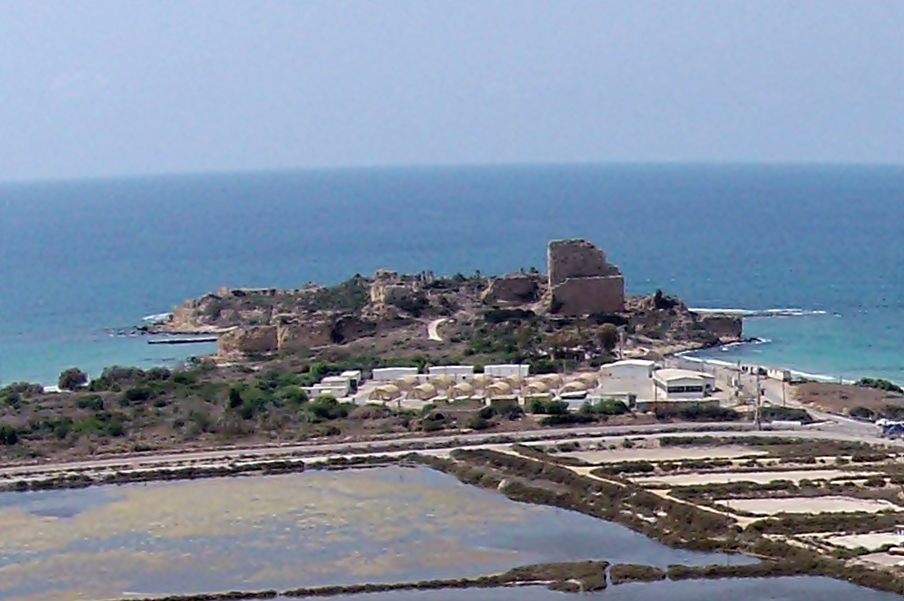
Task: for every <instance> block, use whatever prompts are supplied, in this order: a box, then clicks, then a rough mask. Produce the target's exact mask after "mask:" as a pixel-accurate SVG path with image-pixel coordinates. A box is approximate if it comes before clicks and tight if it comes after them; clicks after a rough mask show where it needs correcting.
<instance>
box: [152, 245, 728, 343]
mask: <svg viewBox="0 0 904 601" xmlns="http://www.w3.org/2000/svg"><path fill="white" fill-rule="evenodd" d="M547 260H548V264H547V274H545V275H544V274H541V273H539V272H536V271H533V270H532V271H531V272H530V273H523V272H522V273H515V274H508V275H503V276H499V277H481V276H479V275H474V276H465V275H462V274H456V275H453V276H451V277H436V276H435V275H433V274H432V273H431V272H421V273H419V274H411V275H406V274H399V273H397V272H394V271H387V270H380V271H378V272H376V273H375V274H374V275H373V276H371V277H364V276H360V275H356V276H354V277H352V278H351V279H349V280H347V281H345V282H343V283H341V284H339V285H336V286H331V287H323V286H319V285H316V284H307V285H305V286H303V287H301V288H299V289H292V290H277V289H271V288H267V289H244V288H240V289H222V290H219V291H218V292H216V293H213V294H208V295H205V296H203V297H201V298H199V299H194V300H190V301H187V302H186V303H185V304H183V305H182V306H180V307H176V308H175V309H174V310H173V314H172V317H171V318H170V320H169V321H168V322H166V323H164V324H162V325H160V326H159V327H158V328H157V331H161V332H175V333H189V332H190V333H199V332H204V333H218V334H220V341H219V349H220V355H221V356H223V357H228V358H240V357H243V356H248V355H262V354H269V353H278V352H295V351H305V350H310V349H316V348H321V347H328V346H331V345H332V346H335V345H346V344H349V343H351V342H354V341H356V340H361V339H368V338H373V339H379V338H385V337H386V336H388V335H390V334H399V333H400V332H401V333H405V332H407V334H404V335H403V336H402V340H401V342H397V344H399V343H404V338H405V336H407V337H408V338H409V339H415V338H423V337H424V334H423V332H421V330H423V329H424V326H425V324H426V323H427V322H429V321H431V320H435V319H438V318H451V319H454V320H455V321H456V322H458V323H462V324H465V323H466V324H470V326H471V327H470V329H467V330H462V331H461V332H460V333H459V334H458V336H457V338H459V339H466V338H467V337H468V336H471V335H472V333H473V332H475V331H478V330H480V329H481V323H482V322H483V320H485V319H492V320H493V322H492V323H498V322H499V320H500V319H502V320H503V321H504V320H505V319H506V317H505V316H506V315H517V316H519V317H518V319H519V320H521V321H525V322H526V323H530V324H531V327H532V328H537V329H538V331H539V330H542V331H544V332H547V333H549V332H555V331H557V330H560V329H562V328H563V327H572V326H574V325H575V323H576V322H575V320H579V321H578V322H577V323H580V320H583V321H586V322H587V326H588V327H589V328H591V329H592V328H594V327H598V326H600V325H601V324H603V323H612V324H617V325H619V326H620V327H622V328H623V330H624V331H625V332H627V333H630V334H633V335H636V336H641V337H648V338H651V339H654V340H663V341H671V342H687V341H691V340H694V341H698V342H699V343H700V344H713V343H715V342H718V341H719V340H721V339H736V338H738V337H740V335H741V322H740V319H737V318H726V317H720V318H715V317H706V318H704V317H701V316H698V315H695V314H694V313H692V312H691V311H689V310H688V308H687V307H686V306H685V305H684V304H683V303H681V302H680V301H678V300H677V299H671V300H670V301H669V302H668V303H666V304H662V303H661V297H659V298H660V301H659V302H658V303H657V302H654V301H653V299H652V297H638V298H633V299H627V298H626V295H625V280H624V277H623V275H622V273H621V271H620V270H619V268H618V267H617V266H615V265H612V264H610V263H609V262H608V261H607V259H606V255H605V253H604V252H603V251H602V249H600V248H598V247H597V246H595V245H594V244H592V243H591V242H588V241H587V240H554V241H552V242H550V243H549V245H548V249H547ZM484 330H485V328H484ZM484 335H485V334H484ZM526 336H527V334H526V333H522V337H526ZM542 337H543V336H542V335H541V336H540V338H542Z"/></svg>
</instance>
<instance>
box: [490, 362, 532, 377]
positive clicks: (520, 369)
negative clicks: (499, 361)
mask: <svg viewBox="0 0 904 601" xmlns="http://www.w3.org/2000/svg"><path fill="white" fill-rule="evenodd" d="M483 373H485V374H486V375H488V376H492V377H494V378H507V377H509V376H521V377H522V378H526V377H527V376H528V375H530V365H487V366H486V367H484V368H483Z"/></svg>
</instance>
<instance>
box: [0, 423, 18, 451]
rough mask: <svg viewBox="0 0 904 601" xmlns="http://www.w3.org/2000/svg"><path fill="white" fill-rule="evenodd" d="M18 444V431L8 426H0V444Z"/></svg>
mask: <svg viewBox="0 0 904 601" xmlns="http://www.w3.org/2000/svg"><path fill="white" fill-rule="evenodd" d="M18 442H19V431H18V430H16V428H15V427H13V426H11V425H9V424H0V444H2V445H6V446H8V447H9V446H12V445H14V444H17V443H18Z"/></svg>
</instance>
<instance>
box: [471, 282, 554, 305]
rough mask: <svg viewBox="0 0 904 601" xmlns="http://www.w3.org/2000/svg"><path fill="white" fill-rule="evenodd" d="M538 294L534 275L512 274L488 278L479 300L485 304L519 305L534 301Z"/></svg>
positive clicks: (538, 288)
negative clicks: (487, 284)
mask: <svg viewBox="0 0 904 601" xmlns="http://www.w3.org/2000/svg"><path fill="white" fill-rule="evenodd" d="M539 296H540V285H539V282H537V278H536V277H532V276H530V275H521V274H512V275H506V276H503V277H501V278H493V279H492V280H490V284H489V286H487V288H486V290H484V291H483V292H482V293H481V295H480V300H481V301H482V302H484V303H485V304H487V305H505V304H514V305H520V304H524V303H532V302H535V301H536V300H537V299H538V298H539Z"/></svg>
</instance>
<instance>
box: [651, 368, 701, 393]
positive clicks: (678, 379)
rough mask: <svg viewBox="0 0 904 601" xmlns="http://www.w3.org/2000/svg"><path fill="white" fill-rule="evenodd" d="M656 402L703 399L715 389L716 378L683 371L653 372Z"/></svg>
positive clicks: (664, 370)
mask: <svg viewBox="0 0 904 601" xmlns="http://www.w3.org/2000/svg"><path fill="white" fill-rule="evenodd" d="M653 386H654V393H655V398H654V400H657V399H658V400H663V401H665V400H671V399H702V398H704V397H705V396H706V395H708V394H710V393H711V392H712V391H713V389H714V388H715V377H714V376H712V375H710V374H705V373H702V372H694V371H688V370H683V369H660V370H657V371H655V372H653Z"/></svg>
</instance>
